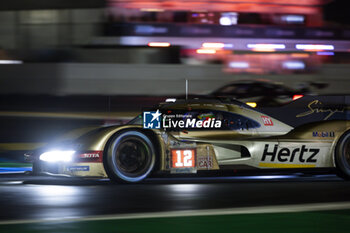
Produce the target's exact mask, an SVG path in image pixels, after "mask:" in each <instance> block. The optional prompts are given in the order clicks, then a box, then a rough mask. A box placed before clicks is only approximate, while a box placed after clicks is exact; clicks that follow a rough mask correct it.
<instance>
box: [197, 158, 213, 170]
mask: <svg viewBox="0 0 350 233" xmlns="http://www.w3.org/2000/svg"><path fill="white" fill-rule="evenodd" d="M197 164H198V168H207V169H209V168H213V166H214V165H213V158H212V157H207V156H200V157H198V162H197Z"/></svg>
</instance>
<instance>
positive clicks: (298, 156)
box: [261, 144, 320, 163]
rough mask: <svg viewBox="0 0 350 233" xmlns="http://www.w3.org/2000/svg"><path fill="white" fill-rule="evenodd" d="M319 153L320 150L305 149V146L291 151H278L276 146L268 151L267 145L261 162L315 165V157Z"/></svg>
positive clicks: (283, 149)
mask: <svg viewBox="0 0 350 233" xmlns="http://www.w3.org/2000/svg"><path fill="white" fill-rule="evenodd" d="M319 152H320V149H316V148H306V146H305V145H302V146H301V148H295V149H293V150H291V149H289V148H280V149H278V145H275V146H274V148H273V149H272V150H269V145H268V144H265V148H264V153H263V155H262V158H261V161H265V160H268V161H270V162H274V161H277V162H291V163H292V162H300V163H316V162H317V159H316V156H317V155H318V153H319Z"/></svg>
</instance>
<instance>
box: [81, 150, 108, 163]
mask: <svg viewBox="0 0 350 233" xmlns="http://www.w3.org/2000/svg"><path fill="white" fill-rule="evenodd" d="M102 155H103V151H86V152H85V153H81V154H78V156H77V159H76V162H82V163H87V162H89V163H90V162H91V163H95V162H96V163H99V162H102Z"/></svg>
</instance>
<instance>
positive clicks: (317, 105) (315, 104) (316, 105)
mask: <svg viewBox="0 0 350 233" xmlns="http://www.w3.org/2000/svg"><path fill="white" fill-rule="evenodd" d="M307 108H308V111H306V112H302V113H299V114H298V115H296V117H305V116H309V115H312V114H314V113H328V114H327V115H326V116H325V118H324V119H323V120H327V119H329V118H330V117H331V116H333V115H334V114H335V113H337V112H344V110H345V108H344V106H339V105H338V106H335V105H332V106H330V107H328V106H325V105H323V103H322V102H321V101H319V100H314V101H311V102H310V103H309V104H308V105H307Z"/></svg>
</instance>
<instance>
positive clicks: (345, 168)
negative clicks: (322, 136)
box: [335, 132, 350, 180]
mask: <svg viewBox="0 0 350 233" xmlns="http://www.w3.org/2000/svg"><path fill="white" fill-rule="evenodd" d="M335 163H336V166H337V174H338V176H339V177H341V178H343V179H345V180H350V132H347V133H345V134H344V135H343V136H342V137H341V138H340V139H339V142H338V144H337V147H336V149H335Z"/></svg>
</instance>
